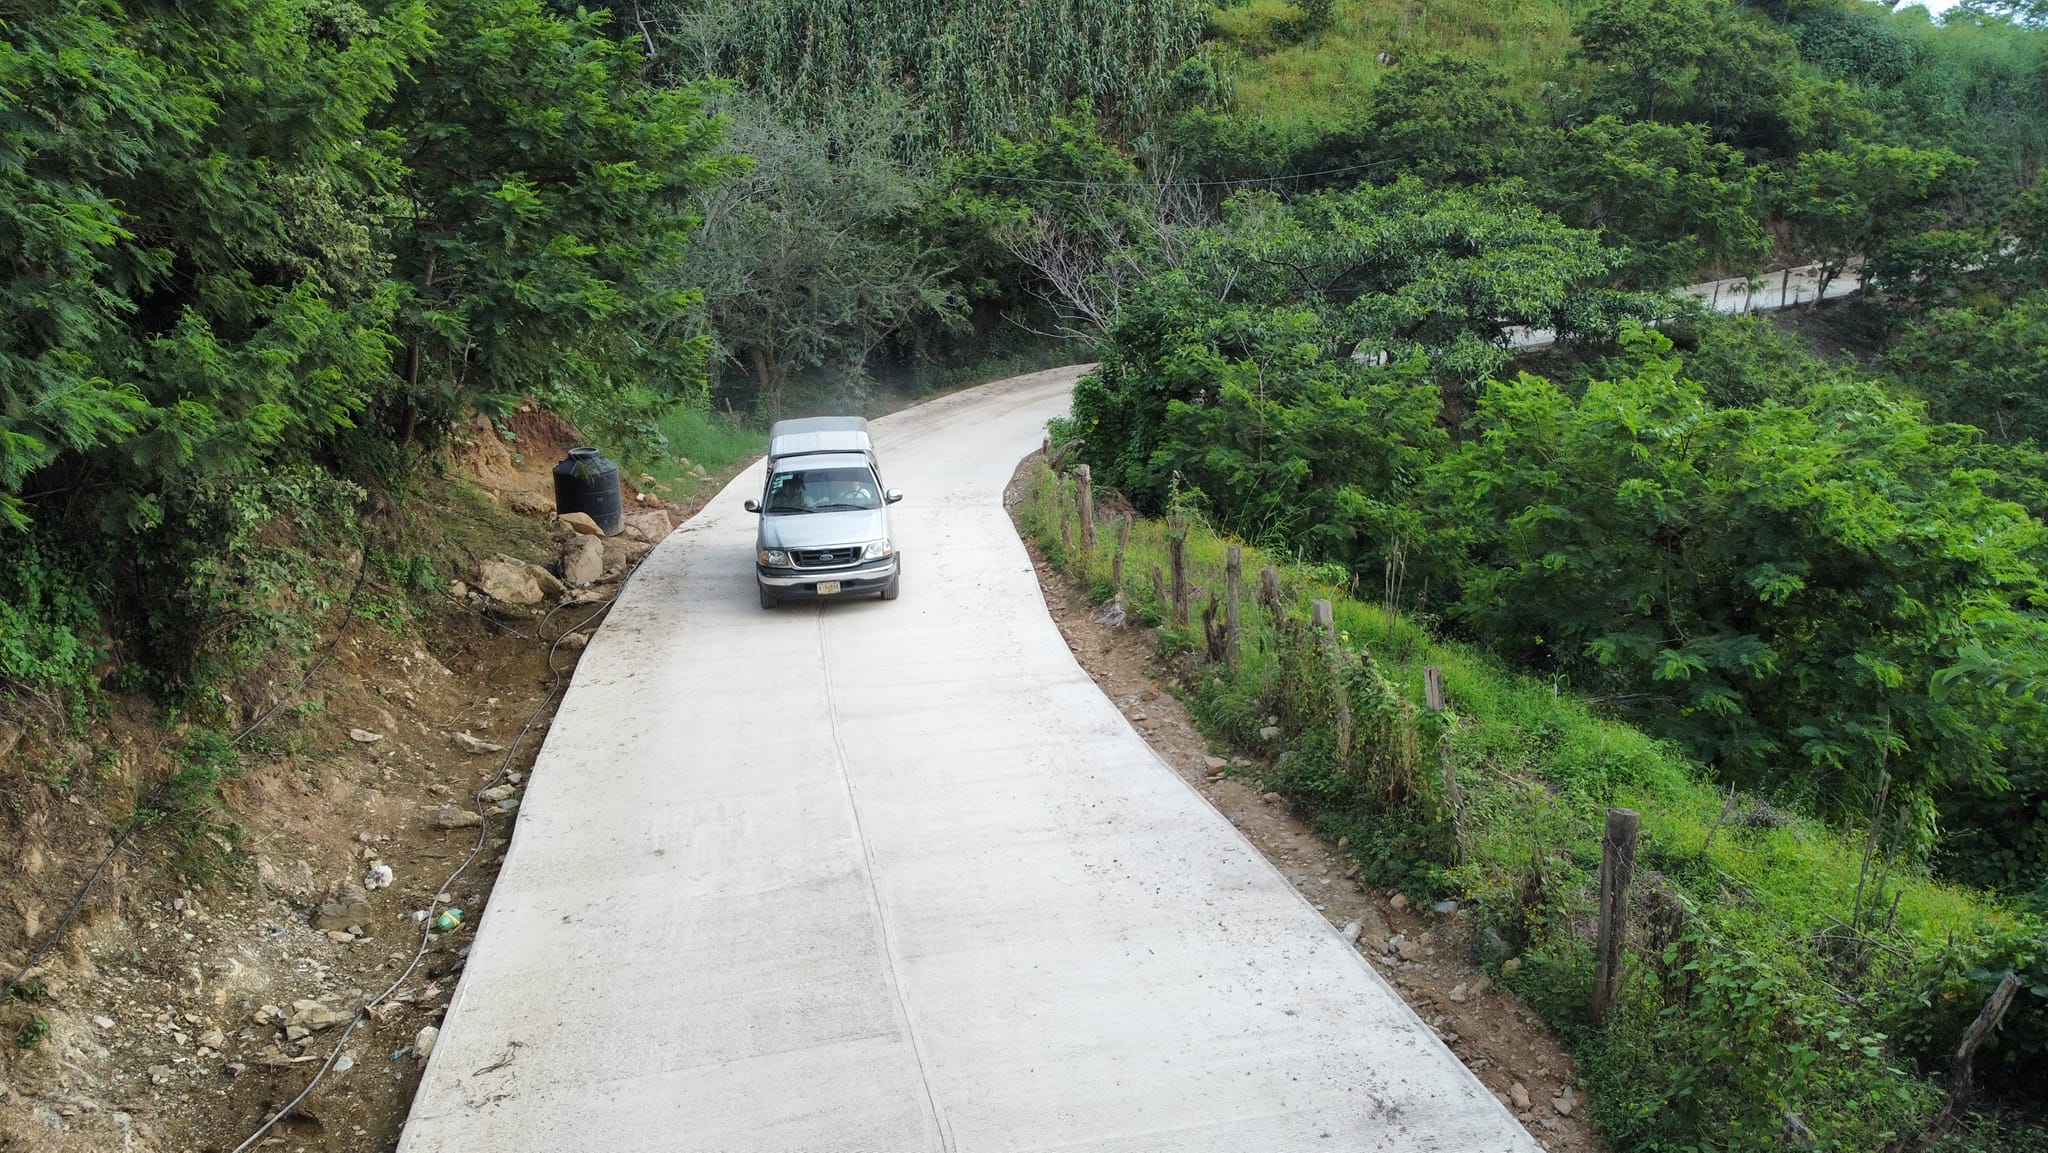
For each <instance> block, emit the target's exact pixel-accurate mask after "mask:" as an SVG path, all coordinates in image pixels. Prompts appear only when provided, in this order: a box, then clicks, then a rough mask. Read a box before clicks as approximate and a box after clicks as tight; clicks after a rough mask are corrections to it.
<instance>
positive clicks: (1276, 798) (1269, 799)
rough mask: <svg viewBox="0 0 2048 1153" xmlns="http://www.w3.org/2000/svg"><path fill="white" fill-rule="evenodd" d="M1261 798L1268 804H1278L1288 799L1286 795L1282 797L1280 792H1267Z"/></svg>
mask: <svg viewBox="0 0 2048 1153" xmlns="http://www.w3.org/2000/svg"><path fill="white" fill-rule="evenodd" d="M1259 799H1260V800H1262V801H1264V802H1266V803H1267V804H1269V805H1277V804H1279V803H1280V802H1281V801H1283V800H1286V798H1285V797H1282V796H1281V795H1280V794H1278V793H1267V794H1266V795H1264V796H1262V797H1260V798H1259Z"/></svg>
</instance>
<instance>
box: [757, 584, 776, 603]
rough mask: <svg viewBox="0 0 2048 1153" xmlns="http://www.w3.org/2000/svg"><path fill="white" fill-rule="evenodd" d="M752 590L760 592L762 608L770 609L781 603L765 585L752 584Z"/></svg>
mask: <svg viewBox="0 0 2048 1153" xmlns="http://www.w3.org/2000/svg"><path fill="white" fill-rule="evenodd" d="M754 591H756V592H758V593H760V594H761V607H762V608H764V609H772V608H774V607H775V606H776V605H779V604H781V603H782V602H781V601H778V600H776V599H775V594H774V593H771V592H769V591H768V586H767V585H764V584H757V585H755V586H754Z"/></svg>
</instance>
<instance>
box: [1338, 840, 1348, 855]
mask: <svg viewBox="0 0 2048 1153" xmlns="http://www.w3.org/2000/svg"><path fill="white" fill-rule="evenodd" d="M1337 851H1338V852H1340V853H1348V852H1350V851H1351V838H1350V837H1338V838H1337Z"/></svg>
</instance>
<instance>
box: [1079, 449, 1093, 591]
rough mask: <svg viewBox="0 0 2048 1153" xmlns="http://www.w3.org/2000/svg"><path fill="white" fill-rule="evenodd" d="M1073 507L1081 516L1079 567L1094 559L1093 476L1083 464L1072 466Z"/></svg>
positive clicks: (1085, 566)
mask: <svg viewBox="0 0 2048 1153" xmlns="http://www.w3.org/2000/svg"><path fill="white" fill-rule="evenodd" d="M1074 507H1075V509H1076V510H1077V511H1078V512H1079V513H1080V515H1081V565H1082V571H1083V572H1086V571H1087V567H1088V562H1090V561H1092V560H1094V559H1095V474H1094V473H1093V472H1091V471H1089V468H1088V466H1087V465H1085V464H1078V465H1075V466H1074Z"/></svg>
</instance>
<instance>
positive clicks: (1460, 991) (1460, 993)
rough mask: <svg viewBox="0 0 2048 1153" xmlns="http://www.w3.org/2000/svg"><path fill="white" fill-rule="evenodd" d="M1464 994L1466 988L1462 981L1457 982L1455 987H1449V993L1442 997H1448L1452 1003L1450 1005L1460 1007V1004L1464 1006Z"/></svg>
mask: <svg viewBox="0 0 2048 1153" xmlns="http://www.w3.org/2000/svg"><path fill="white" fill-rule="evenodd" d="M1466 993H1467V988H1466V985H1465V983H1464V982H1463V981H1460V982H1458V983H1457V984H1455V985H1452V986H1451V991H1450V992H1449V993H1446V994H1444V995H1445V996H1446V997H1449V998H1450V999H1451V1003H1452V1004H1454V1005H1462V1004H1464V1003H1465V996H1466Z"/></svg>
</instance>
